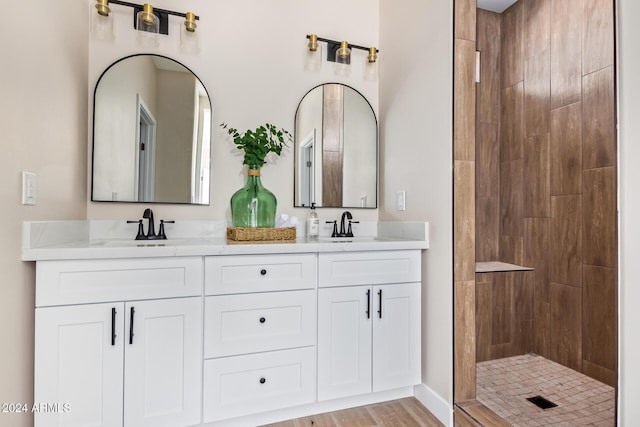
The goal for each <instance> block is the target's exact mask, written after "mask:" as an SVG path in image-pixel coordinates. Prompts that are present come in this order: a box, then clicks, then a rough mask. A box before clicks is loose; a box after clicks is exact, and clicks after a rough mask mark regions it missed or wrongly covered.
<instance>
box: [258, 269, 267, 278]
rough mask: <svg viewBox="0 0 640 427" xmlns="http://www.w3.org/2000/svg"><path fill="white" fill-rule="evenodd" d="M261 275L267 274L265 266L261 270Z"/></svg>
mask: <svg viewBox="0 0 640 427" xmlns="http://www.w3.org/2000/svg"><path fill="white" fill-rule="evenodd" d="M260 275H262V276H266V275H267V270H265V269H264V268H263V269H262V270H260Z"/></svg>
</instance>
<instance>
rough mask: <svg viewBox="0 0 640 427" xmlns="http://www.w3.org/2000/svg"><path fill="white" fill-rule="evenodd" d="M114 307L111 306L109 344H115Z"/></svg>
mask: <svg viewBox="0 0 640 427" xmlns="http://www.w3.org/2000/svg"><path fill="white" fill-rule="evenodd" d="M116 336H117V335H116V308H115V307H111V345H116Z"/></svg>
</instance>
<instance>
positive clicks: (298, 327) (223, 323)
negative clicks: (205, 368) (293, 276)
mask: <svg viewBox="0 0 640 427" xmlns="http://www.w3.org/2000/svg"><path fill="white" fill-rule="evenodd" d="M204 334H205V335H204V340H205V345H204V354H205V358H210V357H221V356H231V355H236V354H245V353H256V352H259V351H269V350H280V349H286V348H293V347H304V346H310V345H314V344H315V341H316V291H315V290H306V291H289V292H269V293H263V294H246V295H222V296H210V297H206V298H205V327H204Z"/></svg>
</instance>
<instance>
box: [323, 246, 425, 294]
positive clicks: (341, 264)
mask: <svg viewBox="0 0 640 427" xmlns="http://www.w3.org/2000/svg"><path fill="white" fill-rule="evenodd" d="M420 270H421V256H420V251H419V250H405V251H370V252H340V253H337V252H331V253H321V254H319V255H318V277H319V278H318V282H319V283H318V286H321V287H326V286H349V285H380V284H385V283H405V282H419V281H420V280H421V277H420V276H421V274H420Z"/></svg>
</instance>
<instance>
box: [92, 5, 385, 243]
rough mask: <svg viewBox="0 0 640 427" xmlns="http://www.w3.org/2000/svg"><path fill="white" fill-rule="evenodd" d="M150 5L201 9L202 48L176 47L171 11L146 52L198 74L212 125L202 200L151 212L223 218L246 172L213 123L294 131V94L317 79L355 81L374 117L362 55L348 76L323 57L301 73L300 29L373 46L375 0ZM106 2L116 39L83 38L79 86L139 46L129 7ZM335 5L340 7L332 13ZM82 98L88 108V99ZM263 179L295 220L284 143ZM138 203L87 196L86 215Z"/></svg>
mask: <svg viewBox="0 0 640 427" xmlns="http://www.w3.org/2000/svg"><path fill="white" fill-rule="evenodd" d="M86 1H88V2H89V1H90V0H86ZM153 4H154V6H156V7H158V8H167V9H176V8H177V9H180V11H186V10H193V11H194V12H195V13H196V14H197V15H199V16H200V21H198V29H197V31H198V34H199V36H200V45H201V52H200V53H199V54H198V55H189V54H184V53H182V52H180V51H179V49H178V45H179V33H178V28H179V27H180V25H182V23H181V20H180V19H179V18H172V19H171V21H170V35H169V36H168V37H167V36H161V44H160V46H159V47H158V48H157V49H155V50H153V51H152V52H151V53H158V54H162V55H166V56H170V57H172V58H174V59H176V60H178V61H179V62H182V63H183V64H184V65H186V66H187V67H188V68H190V69H191V70H192V71H194V72H195V73H196V74H197V75H198V77H200V79H201V80H202V82H203V83H204V85H205V87H206V88H207V90H208V91H209V94H210V96H211V99H212V109H213V127H214V131H213V139H212V147H213V158H212V190H211V193H212V194H211V196H212V197H211V206H201V207H192V206H176V205H159V206H155V207H153V209H154V211H155V213H156V217H157V218H166V219H176V220H180V219H225V218H226V219H229V220H230V211H229V207H228V206H229V199H230V197H231V195H232V194H233V193H234V192H235V191H236V190H237V189H238V188H240V187H242V185H244V181H245V176H246V169H243V168H242V156H241V154H242V153H241V152H240V151H239V150H236V149H235V147H234V145H233V143H232V141H231V139H230V138H229V137H228V136H227V135H226V134H225V133H224V132H223V131H222V130H221V129H220V128H219V127H218V125H219V124H220V123H221V122H227V123H229V124H230V125H231V126H232V127H235V128H238V129H240V130H244V129H247V128H255V127H257V126H258V125H260V124H263V123H264V122H267V121H268V122H270V123H273V124H275V125H277V126H279V127H284V128H286V129H288V130H290V131H292V132H293V129H294V115H295V111H296V108H297V106H298V103H299V101H300V100H301V99H302V97H303V96H304V95H305V94H306V93H307V91H308V90H310V89H311V88H313V87H314V86H316V85H318V84H320V83H326V82H340V83H345V84H348V85H350V86H352V87H354V88H355V89H357V90H358V91H360V92H361V93H362V94H364V96H366V97H367V99H369V101H370V102H371V104H372V105H373V107H374V109H375V110H376V114H377V109H378V108H377V107H378V84H377V82H368V81H364V80H363V78H362V66H363V63H364V57H365V56H366V52H364V51H354V52H353V54H352V55H353V58H354V60H353V61H352V62H353V63H352V73H351V76H350V77H339V76H336V75H335V74H334V72H333V63H327V62H326V61H323V67H322V69H321V70H320V71H319V72H309V71H305V70H304V55H305V50H304V49H305V45H306V42H307V40H306V38H305V36H306V34H309V33H317V34H318V35H320V36H322V37H326V38H331V39H336V40H341V39H346V40H349V41H350V42H352V43H355V44H360V45H368V44H371V45H377V44H378V13H379V11H378V1H377V0H374V1H371V0H351V1H348V2H343V1H340V0H327V1H324V2H322V3H321V4H319V3H318V2H313V1H311V0H296V1H293V0H261V1H256V0H216V1H215V2H203V1H199V0H184V1H180V2H176V1H171V0H157V1H155V2H154V3H153ZM111 7H112V10H114V12H115V14H116V18H117V20H116V39H115V41H114V42H103V41H97V40H93V39H92V40H90V50H89V55H90V60H89V82H88V88H89V91H90V92H91V93H93V87H94V85H95V83H96V80H97V78H98V77H99V76H100V73H101V72H102V70H104V68H106V67H107V66H108V65H109V64H110V63H111V62H113V61H115V60H116V59H117V58H119V57H122V56H126V55H130V54H134V53H141V52H143V51H142V50H141V49H140V48H138V46H137V44H136V40H135V31H133V30H132V29H131V28H130V27H132V23H131V21H132V18H131V15H130V14H131V12H130V11H131V9H129V8H125V7H121V6H117V5H112V6H111ZM338 10H339V11H340V13H336V11H338ZM146 51H148V49H147V50H145V52H146ZM88 105H89V108H91V105H92V100H90V101H89V104H88ZM89 111H90V110H89ZM89 120H90V118H89ZM89 135H90V133H89ZM262 181H263V184H264V185H265V187H267V188H268V189H270V190H271V191H273V192H274V194H275V195H276V196H277V198H278V212H286V213H289V214H295V215H298V216H299V217H301V218H303V217H304V215H305V214H306V211H305V210H304V209H293V208H292V206H293V149H292V147H291V148H289V149H288V150H287V151H286V152H285V153H283V156H281V157H280V158H276V159H275V160H274V161H273V162H272V163H271V164H267V165H265V167H264V168H263V170H262ZM142 210H143V209H142V207H141V206H140V205H135V204H110V203H106V204H105V203H89V206H88V216H89V218H91V219H103V218H108V219H119V218H122V219H135V218H138V217H139V216H140V215H141V213H142ZM341 212H342V209H319V210H318V214H319V215H320V222H321V224H322V226H325V224H324V222H325V220H329V219H336V218H338V217H339V214H340V213H341ZM353 213H354V217H356V219H359V220H365V221H366V220H376V219H377V217H378V211H377V210H371V209H369V210H356V211H355V212H353ZM134 232H135V230H134Z"/></svg>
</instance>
